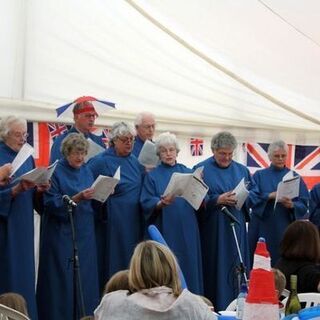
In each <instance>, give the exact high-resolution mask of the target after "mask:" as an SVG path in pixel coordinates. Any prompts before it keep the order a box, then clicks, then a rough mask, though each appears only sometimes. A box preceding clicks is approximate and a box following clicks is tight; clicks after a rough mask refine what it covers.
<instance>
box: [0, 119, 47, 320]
mask: <svg viewBox="0 0 320 320" xmlns="http://www.w3.org/2000/svg"><path fill="white" fill-rule="evenodd" d="M27 136H28V134H27V122H26V120H24V119H21V118H17V117H15V116H8V117H5V118H3V119H2V120H1V123H0V166H1V165H4V164H6V163H12V162H13V160H14V158H15V157H16V156H17V154H18V152H19V151H20V150H21V148H22V147H23V145H24V144H25V143H26V141H27ZM32 169H34V160H33V158H32V157H31V156H30V157H29V158H28V159H27V160H26V161H25V162H24V163H23V164H22V165H21V167H20V168H19V169H18V170H17V171H16V172H15V174H14V176H13V177H12V179H11V182H10V180H6V183H3V185H2V186H1V188H0V294H1V293H5V292H15V293H19V294H21V295H22V296H23V297H24V298H25V300H26V302H27V304H28V310H29V314H30V317H31V318H32V319H35V320H36V319H37V307H36V294H35V262H34V223H33V218H34V213H33V210H34V209H35V208H36V207H37V206H36V198H37V197H35V196H36V189H35V187H36V185H35V184H34V183H33V182H30V181H25V180H20V182H14V180H15V179H16V178H18V177H20V176H21V175H23V174H24V173H26V172H28V171H30V170H32ZM48 186H49V185H47V186H37V189H38V190H39V191H44V190H45V189H46V188H47V187H48Z"/></svg>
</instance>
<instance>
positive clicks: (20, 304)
mask: <svg viewBox="0 0 320 320" xmlns="http://www.w3.org/2000/svg"><path fill="white" fill-rule="evenodd" d="M0 304H3V305H5V306H7V307H9V308H11V309H14V310H16V311H19V312H21V313H23V314H24V315H26V316H27V317H29V315H28V308H27V302H26V300H25V299H24V297H23V296H22V295H21V294H18V293H13V292H8V293H3V294H1V295H0Z"/></svg>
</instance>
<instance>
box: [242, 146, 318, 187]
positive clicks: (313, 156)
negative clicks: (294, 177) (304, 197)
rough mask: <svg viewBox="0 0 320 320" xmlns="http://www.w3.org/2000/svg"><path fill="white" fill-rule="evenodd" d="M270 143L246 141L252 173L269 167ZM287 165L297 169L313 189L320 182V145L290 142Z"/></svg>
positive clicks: (247, 158)
mask: <svg viewBox="0 0 320 320" xmlns="http://www.w3.org/2000/svg"><path fill="white" fill-rule="evenodd" d="M268 147H269V144H267V143H246V144H244V148H245V151H246V165H247V167H248V168H249V170H250V172H251V173H254V172H255V171H257V170H260V169H263V168H267V167H268V166H269V165H270V160H269V157H268V154H267V150H268ZM288 147H289V151H288V157H287V164H286V165H287V167H288V168H290V169H292V170H294V171H296V172H297V173H298V174H299V175H301V176H302V177H303V180H304V181H305V183H306V184H307V186H308V189H311V188H312V187H313V186H314V185H315V184H316V183H319V182H320V147H319V146H303V145H292V144H289V145H288Z"/></svg>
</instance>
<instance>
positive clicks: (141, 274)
mask: <svg viewBox="0 0 320 320" xmlns="http://www.w3.org/2000/svg"><path fill="white" fill-rule="evenodd" d="M129 286H130V288H131V291H133V292H135V291H140V290H143V289H150V288H154V287H161V286H166V287H168V288H171V289H172V292H173V294H174V295H175V296H179V295H180V293H181V291H182V289H181V283H180V279H179V276H178V269H177V260H176V258H175V256H174V254H173V253H172V252H171V251H170V249H169V248H167V247H166V246H164V245H162V244H160V243H158V242H155V241H151V240H148V241H144V242H141V243H139V244H138V245H137V246H136V248H135V250H134V253H133V256H132V258H131V261H130V269H129Z"/></svg>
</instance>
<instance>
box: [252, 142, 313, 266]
mask: <svg viewBox="0 0 320 320" xmlns="http://www.w3.org/2000/svg"><path fill="white" fill-rule="evenodd" d="M287 155H288V146H287V144H286V143H285V142H284V141H282V140H277V141H275V142H273V143H271V144H270V145H269V148H268V156H269V159H270V161H271V164H270V166H269V168H266V169H262V170H259V171H257V172H256V173H255V174H254V175H253V179H254V181H255V187H254V189H253V192H252V193H251V196H250V200H251V205H250V206H251V208H252V218H251V221H250V223H249V229H248V234H249V245H250V257H251V259H253V254H254V250H255V247H256V244H257V241H258V239H259V237H264V238H265V239H266V243H267V247H268V250H269V252H270V256H271V265H272V266H274V265H275V263H276V262H277V260H278V259H279V257H280V251H279V250H280V248H279V245H280V241H281V239H282V236H283V234H284V231H285V229H286V228H287V226H288V225H289V224H290V223H291V222H293V221H294V220H297V219H302V218H306V217H307V209H308V200H309V194H308V190H307V188H306V185H305V183H304V181H303V179H302V178H300V186H299V196H298V197H296V198H294V199H290V198H288V197H283V198H281V199H278V201H277V204H276V206H275V199H276V194H277V187H278V184H279V182H281V181H282V179H283V177H284V176H285V175H286V174H287V173H288V172H289V171H290V169H288V168H287V167H286V160H287ZM293 174H294V175H297V173H295V172H293Z"/></svg>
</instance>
